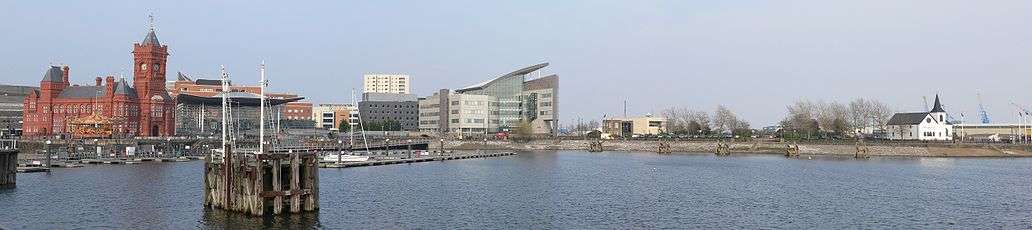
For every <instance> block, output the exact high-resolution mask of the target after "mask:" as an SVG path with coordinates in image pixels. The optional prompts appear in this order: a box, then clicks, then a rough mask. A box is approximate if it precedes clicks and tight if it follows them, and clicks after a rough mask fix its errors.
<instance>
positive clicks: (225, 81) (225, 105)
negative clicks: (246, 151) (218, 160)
mask: <svg viewBox="0 0 1032 230" xmlns="http://www.w3.org/2000/svg"><path fill="white" fill-rule="evenodd" d="M219 67H220V69H221V72H222V155H223V158H222V160H223V161H225V160H226V158H225V156H227V155H228V154H229V152H227V151H228V149H226V147H227V146H228V145H227V143H226V140H227V139H229V136H228V135H227V134H226V132H227V131H228V130H229V123H228V122H229V114H227V113H226V110H228V109H229V102H228V101H229V100H228V98H227V97H226V96H227V95H226V94H227V93H229V74H226V66H225V65H221V66H219Z"/></svg>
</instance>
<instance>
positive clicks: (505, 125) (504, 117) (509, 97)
mask: <svg viewBox="0 0 1032 230" xmlns="http://www.w3.org/2000/svg"><path fill="white" fill-rule="evenodd" d="M524 79H526V74H520V75H513V76H505V77H501V78H498V79H495V80H494V81H491V82H490V83H487V84H485V85H484V86H483V87H482V88H480V89H475V90H470V91H466V92H464V93H466V94H475V95H488V96H491V97H492V98H493V100H492V101H491V103H490V105H491V106H490V108H491V111H490V112H489V113H488V114H489V115H491V116H490V117H491V118H490V120H498V123H499V124H498V129H499V130H498V131H509V130H512V128H513V127H516V126H517V125H519V123H520V120H521V119H522V118H523V111H524V108H523V81H524Z"/></svg>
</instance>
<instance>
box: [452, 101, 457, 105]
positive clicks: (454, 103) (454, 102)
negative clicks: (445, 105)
mask: <svg viewBox="0 0 1032 230" xmlns="http://www.w3.org/2000/svg"><path fill="white" fill-rule="evenodd" d="M451 105H459V101H453V102H451Z"/></svg>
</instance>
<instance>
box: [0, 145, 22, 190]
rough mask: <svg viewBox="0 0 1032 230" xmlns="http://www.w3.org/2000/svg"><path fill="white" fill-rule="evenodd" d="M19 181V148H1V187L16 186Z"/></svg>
mask: <svg viewBox="0 0 1032 230" xmlns="http://www.w3.org/2000/svg"><path fill="white" fill-rule="evenodd" d="M17 182H18V150H0V189H5V188H14V187H15V186H17Z"/></svg>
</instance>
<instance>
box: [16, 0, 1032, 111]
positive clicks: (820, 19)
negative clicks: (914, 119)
mask: <svg viewBox="0 0 1032 230" xmlns="http://www.w3.org/2000/svg"><path fill="white" fill-rule="evenodd" d="M150 12H153V14H154V15H155V17H156V19H157V28H158V29H157V30H158V38H159V39H160V40H161V42H162V43H164V44H167V45H169V47H170V49H171V53H172V55H171V56H170V58H169V62H168V68H169V72H170V74H169V76H168V77H169V78H170V79H173V78H174V75H173V74H172V73H175V72H176V71H182V72H184V73H188V74H190V75H194V76H207V77H216V76H217V74H218V66H219V65H220V64H224V65H226V66H227V69H228V70H229V71H230V72H231V74H232V75H233V77H234V80H235V82H255V81H257V65H258V63H259V62H260V61H261V60H263V59H264V60H266V61H267V63H268V65H269V75H270V77H271V81H272V85H273V88H274V89H277V90H281V91H292V92H297V93H301V94H303V95H304V96H306V97H309V98H311V99H312V101H314V102H316V103H322V102H349V101H350V99H349V98H350V96H349V92H350V89H351V88H360V87H361V85H360V81H361V75H362V73H366V72H389V73H407V74H410V75H412V78H413V79H412V81H413V84H414V87H413V90H414V92H415V93H417V94H419V95H421V96H426V95H428V94H430V93H432V92H433V91H434V90H436V89H440V88H457V87H461V86H465V85H469V84H473V83H477V82H480V81H483V80H485V79H487V78H492V77H495V76H498V75H500V74H504V73H507V72H509V71H512V70H515V69H518V68H521V67H524V66H529V65H533V64H536V63H539V62H546V61H547V62H550V63H551V64H552V65H551V66H550V67H549V68H547V69H546V71H547V72H546V73H556V74H559V75H560V79H561V80H560V84H561V97H562V98H561V102H560V106H561V111H560V112H561V114H560V116H561V117H562V119H563V121H564V122H569V121H572V120H576V119H577V118H578V117H581V118H583V119H598V118H600V117H601V116H602V114H610V115H616V114H620V113H621V104H622V101H623V100H627V101H628V104H629V108H628V110H629V113H632V114H644V113H648V112H656V113H658V112H659V111H660V110H662V108H664V107H667V106H689V107H693V108H698V109H705V110H707V111H712V110H713V108H714V107H715V106H716V105H717V104H725V105H727V106H728V107H730V108H731V109H732V110H734V111H735V112H737V113H738V114H739V115H740V116H742V117H744V118H746V119H747V120H749V121H751V122H752V123H753V126H754V127H761V126H764V125H769V124H772V123H774V122H776V121H778V120H780V119H781V118H782V116H783V115H784V113H785V105H787V104H789V103H791V102H792V101H794V100H796V99H799V98H808V99H811V100H825V101H832V100H837V101H841V102H845V101H848V100H849V99H851V98H855V97H869V98H874V99H879V100H882V101H885V102H887V103H889V104H890V105H892V107H893V108H895V109H898V110H903V111H919V110H922V109H923V103H922V100H921V97H922V96H928V97H929V100H931V97H932V96H934V94H935V93H940V94H942V97H943V103H944V104H946V109H947V110H948V111H950V112H952V113H954V114H956V113H960V112H963V113H965V114H966V115H967V120H968V121H972V120H974V112H975V111H976V108H977V102H976V99H975V95H976V92H979V91H980V92H981V93H982V96H983V99H984V101H985V102H986V104H987V106H988V107H989V109H990V112H991V114H992V115H993V118H994V119H995V120H1000V121H1013V120H1016V112H1014V109H1013V107H1011V106H1010V105H1009V103H1010V101H1014V102H1018V103H1022V104H1025V105H1028V106H1032V100H1030V99H1029V98H1030V96H1032V92H1030V89H1029V87H1030V86H1032V29H1030V27H1029V24H1030V22H1032V13H1030V12H1032V1H1025V0H1014V1H1007V0H999V1H955V0H927V1H898V0H885V1H882V0H863V1H821V0H814V1H716V0H713V1H688V0H682V1H598V0H591V1H509V2H500V1H357V2H353V1H325V2H307V1H306V2H301V1H269V2H264V1H126V2H113V1H9V0H3V1H2V3H0V31H2V32H3V36H0V44H2V45H0V54H2V55H0V78H2V80H0V82H2V83H14V84H27V85H37V84H38V81H39V79H40V78H41V76H42V74H43V71H44V70H45V69H46V66H47V65H48V64H50V63H65V64H68V65H70V66H71V69H72V79H73V82H80V83H83V84H85V83H89V82H92V79H93V77H94V76H97V75H107V74H117V73H125V74H127V75H128V74H130V73H129V71H128V69H129V68H130V64H129V63H130V62H131V55H130V53H129V52H130V50H131V44H132V43H133V42H137V41H139V40H142V39H143V37H144V35H145V33H146V31H147V15H148V13H150Z"/></svg>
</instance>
